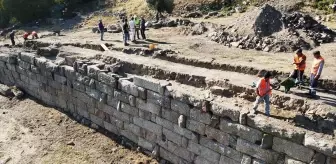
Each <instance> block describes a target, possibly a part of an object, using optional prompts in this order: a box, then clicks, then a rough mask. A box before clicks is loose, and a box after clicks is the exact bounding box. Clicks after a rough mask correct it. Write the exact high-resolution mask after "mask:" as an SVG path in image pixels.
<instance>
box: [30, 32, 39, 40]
mask: <svg viewBox="0 0 336 164" xmlns="http://www.w3.org/2000/svg"><path fill="white" fill-rule="evenodd" d="M31 34H32V39H38V35H37V32H36V31H33V32H32V33H31Z"/></svg>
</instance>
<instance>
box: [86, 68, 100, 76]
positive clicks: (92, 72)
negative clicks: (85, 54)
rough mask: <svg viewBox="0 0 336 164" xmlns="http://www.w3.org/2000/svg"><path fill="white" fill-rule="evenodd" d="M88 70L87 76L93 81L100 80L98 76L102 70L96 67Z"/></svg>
mask: <svg viewBox="0 0 336 164" xmlns="http://www.w3.org/2000/svg"><path fill="white" fill-rule="evenodd" d="M87 68H88V70H87V71H88V72H87V75H88V76H89V77H91V78H93V79H98V74H99V72H100V69H99V68H98V67H97V66H95V65H90V66H88V67H87Z"/></svg>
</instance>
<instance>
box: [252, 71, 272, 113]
mask: <svg viewBox="0 0 336 164" xmlns="http://www.w3.org/2000/svg"><path fill="white" fill-rule="evenodd" d="M271 76H272V74H271V73H270V72H266V73H265V75H264V77H263V78H261V79H260V80H259V81H258V83H257V86H256V94H257V99H256V101H255V102H254V105H253V111H254V113H256V112H257V109H258V106H259V104H260V103H261V102H263V101H264V102H265V114H266V115H267V116H270V97H271V94H272V88H271V80H270V79H271Z"/></svg>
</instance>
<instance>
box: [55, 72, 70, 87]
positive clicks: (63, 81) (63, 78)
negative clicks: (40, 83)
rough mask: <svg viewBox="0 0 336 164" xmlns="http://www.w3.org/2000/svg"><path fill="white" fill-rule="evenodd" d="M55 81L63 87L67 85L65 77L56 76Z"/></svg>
mask: <svg viewBox="0 0 336 164" xmlns="http://www.w3.org/2000/svg"><path fill="white" fill-rule="evenodd" d="M54 79H55V81H56V82H58V83H60V84H62V85H66V84H67V79H66V77H64V76H60V75H57V74H55V75H54Z"/></svg>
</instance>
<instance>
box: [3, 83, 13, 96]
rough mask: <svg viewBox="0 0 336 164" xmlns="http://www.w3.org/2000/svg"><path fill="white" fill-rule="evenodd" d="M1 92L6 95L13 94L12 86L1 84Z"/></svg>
mask: <svg viewBox="0 0 336 164" xmlns="http://www.w3.org/2000/svg"><path fill="white" fill-rule="evenodd" d="M0 94H1V95H3V96H6V97H8V96H12V92H11V89H10V87H8V86H7V85H3V84H0Z"/></svg>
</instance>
